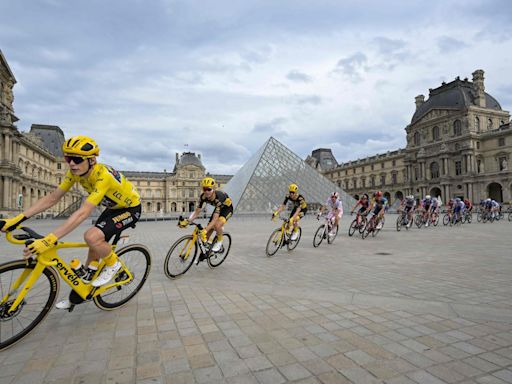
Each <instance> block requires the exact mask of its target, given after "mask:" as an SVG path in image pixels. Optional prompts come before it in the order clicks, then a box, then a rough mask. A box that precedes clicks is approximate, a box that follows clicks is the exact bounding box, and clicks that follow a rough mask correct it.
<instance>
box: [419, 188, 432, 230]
mask: <svg viewBox="0 0 512 384" xmlns="http://www.w3.org/2000/svg"><path fill="white" fill-rule="evenodd" d="M431 205H432V198H431V197H430V195H427V196H425V198H424V199H423V200H422V201H421V206H422V207H423V221H424V222H425V227H428V219H429V217H430V206H431Z"/></svg>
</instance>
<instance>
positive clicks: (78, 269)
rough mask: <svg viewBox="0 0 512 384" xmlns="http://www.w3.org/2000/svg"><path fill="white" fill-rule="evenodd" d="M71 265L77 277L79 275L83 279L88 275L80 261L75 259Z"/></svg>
mask: <svg viewBox="0 0 512 384" xmlns="http://www.w3.org/2000/svg"><path fill="white" fill-rule="evenodd" d="M69 265H70V266H71V269H72V270H73V272H74V273H75V275H77V276H78V277H79V278H83V277H84V276H85V275H86V273H87V271H86V269H85V267H84V266H83V265H82V262H81V261H80V260H78V259H73V260H71V263H70V264H69Z"/></svg>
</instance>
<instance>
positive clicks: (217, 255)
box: [206, 233, 231, 268]
mask: <svg viewBox="0 0 512 384" xmlns="http://www.w3.org/2000/svg"><path fill="white" fill-rule="evenodd" d="M216 241H217V236H215V239H214V240H213V244H215V242H216ZM230 249H231V235H230V234H229V233H224V235H223V236H222V248H221V250H220V251H219V252H212V251H211V250H210V252H209V254H208V257H207V258H206V261H207V262H208V266H209V267H210V268H215V267H218V266H219V265H221V264H222V263H223V262H224V260H226V257H228V253H229V250H230Z"/></svg>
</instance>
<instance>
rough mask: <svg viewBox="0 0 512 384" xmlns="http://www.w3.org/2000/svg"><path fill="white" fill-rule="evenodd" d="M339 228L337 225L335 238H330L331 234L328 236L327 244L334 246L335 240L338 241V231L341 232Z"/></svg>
mask: <svg viewBox="0 0 512 384" xmlns="http://www.w3.org/2000/svg"><path fill="white" fill-rule="evenodd" d="M339 229H340V228H339V226H338V225H337V226H336V233H335V234H334V235H333V236H330V235H329V234H328V235H327V244H332V243H334V240H336V237H337V236H338V230H339Z"/></svg>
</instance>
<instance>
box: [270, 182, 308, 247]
mask: <svg viewBox="0 0 512 384" xmlns="http://www.w3.org/2000/svg"><path fill="white" fill-rule="evenodd" d="M289 201H291V202H292V204H293V206H292V211H291V213H290V224H289V228H293V232H292V236H291V238H290V239H291V240H292V241H295V240H297V237H299V220H300V218H301V217H303V216H304V215H305V214H306V212H307V211H308V205H307V203H306V200H305V199H304V196H302V195H300V194H299V187H298V186H297V184H290V185H289V186H288V194H287V195H286V196H285V198H284V201H283V204H281V206H280V207H279V208H278V209H277V211H275V212H274V215H273V217H277V216H278V215H279V213H280V212H282V211H283V210H284V209H285V208H286V204H287V203H288V202H289Z"/></svg>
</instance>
